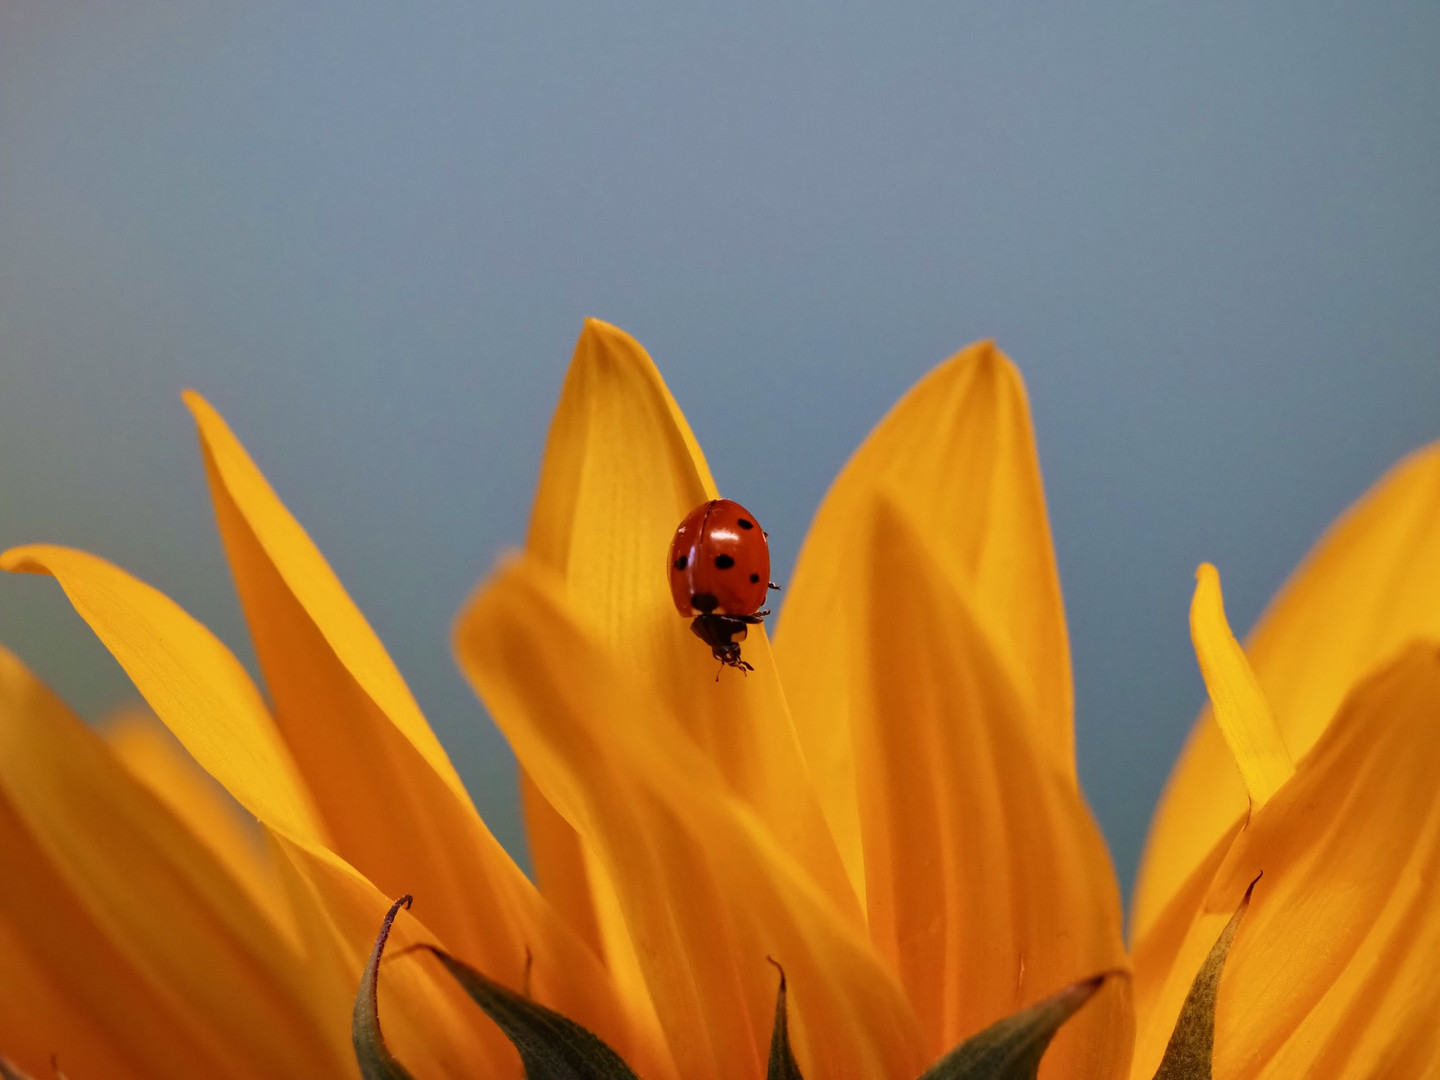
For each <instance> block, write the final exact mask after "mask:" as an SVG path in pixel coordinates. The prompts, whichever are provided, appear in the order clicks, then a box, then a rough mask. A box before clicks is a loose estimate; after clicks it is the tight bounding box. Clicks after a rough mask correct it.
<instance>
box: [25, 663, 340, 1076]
mask: <svg viewBox="0 0 1440 1080" xmlns="http://www.w3.org/2000/svg"><path fill="white" fill-rule="evenodd" d="M0 698H3V701H0V802H3V810H0V831H3V832H4V833H6V834H7V835H6V836H5V837H4V839H3V840H0V844H3V845H4V847H5V848H6V849H7V852H6V855H5V857H4V859H3V864H4V865H5V867H6V877H7V888H6V889H5V890H4V892H5V893H6V894H7V900H6V901H5V902H4V904H5V907H6V909H7V910H6V911H5V912H4V915H3V918H4V919H5V921H7V922H9V923H10V924H11V925H13V926H15V927H16V928H17V929H18V930H19V931H20V933H21V934H22V935H23V937H24V938H25V940H26V941H27V943H28V945H29V947H30V949H31V951H32V954H33V955H35V956H36V958H37V959H39V960H41V962H42V966H44V967H46V968H47V969H50V970H52V971H53V972H55V973H57V974H62V976H63V977H64V979H65V986H66V989H67V991H68V992H69V993H70V994H71V995H73V996H74V997H76V998H78V999H80V1000H81V1001H82V1002H83V1006H84V1007H85V1008H86V1011H87V1015H88V1017H89V1019H90V1022H91V1023H92V1024H93V1025H94V1026H96V1027H99V1028H101V1029H103V1030H104V1031H105V1032H106V1034H107V1035H108V1036H109V1037H110V1038H111V1039H113V1040H116V1041H117V1042H120V1043H122V1044H123V1045H124V1048H125V1051H126V1052H127V1054H128V1055H130V1056H129V1057H128V1059H127V1060H129V1061H130V1062H131V1063H132V1064H134V1065H136V1066H137V1067H144V1068H146V1069H153V1070H154V1074H155V1075H162V1074H168V1075H207V1076H234V1077H245V1076H255V1075H298V1074H300V1073H302V1072H303V1073H305V1074H306V1075H330V1076H345V1075H348V1074H349V1071H350V1063H349V1061H348V1060H347V1059H346V1058H345V1057H344V1056H343V1055H337V1053H336V1052H335V1049H336V1048H335V1047H334V1046H333V1045H330V1044H328V1043H327V1041H326V1039H325V1038H324V1036H323V1034H322V1031H321V1026H322V1025H321V1023H320V1020H319V1017H318V1016H317V1014H316V1013H315V1011H314V1010H313V1002H312V1000H311V999H310V998H309V996H308V995H307V994H306V992H305V983H306V980H305V978H304V969H303V967H302V964H301V958H300V955H299V953H298V952H297V951H295V950H294V948H293V947H292V944H291V943H290V942H289V941H288V940H286V938H285V937H284V936H283V934H281V933H280V932H279V929H278V928H277V926H276V925H275V923H274V921H273V920H272V919H271V918H270V916H269V913H268V912H267V911H266V909H265V908H263V907H259V906H257V905H256V904H255V902H254V900H253V899H252V897H251V896H250V895H249V894H248V893H247V892H246V890H244V889H243V888H241V887H240V886H239V885H237V883H236V882H235V881H234V880H233V879H232V878H231V877H230V874H229V872H228V870H227V868H226V867H225V866H224V865H223V864H222V863H221V861H220V860H219V859H217V858H215V857H214V856H213V855H212V854H211V852H210V851H209V850H208V849H207V848H206V847H205V845H204V844H202V843H201V842H200V841H199V840H198V839H197V838H196V837H195V836H193V835H192V834H191V832H190V831H189V829H188V827H187V826H186V825H185V823H183V822H181V821H180V820H178V819H177V818H175V817H174V816H173V814H172V813H171V812H170V810H169V808H168V807H166V806H165V804H164V803H162V802H161V801H159V800H158V799H156V798H155V797H154V796H153V795H152V794H151V793H150V792H149V791H148V790H146V788H145V787H144V786H143V785H141V784H139V783H138V782H137V781H136V780H135V779H134V778H133V777H131V776H130V775H129V774H128V773H127V772H126V771H125V770H124V769H122V768H121V767H120V766H119V765H118V764H117V763H116V762H115V760H114V758H113V757H112V756H111V754H110V753H109V751H108V749H107V748H106V747H105V745H104V744H103V743H102V742H101V741H100V740H99V739H98V738H97V737H96V736H95V734H94V733H93V732H91V731H90V730H89V729H88V728H86V727H85V725H84V724H83V723H81V722H80V721H79V720H78V719H77V718H76V717H74V716H73V715H72V714H70V713H69V711H68V710H67V709H66V708H65V707H64V706H63V705H62V704H61V703H60V701H59V700H58V699H56V698H55V697H54V696H53V695H52V694H50V693H49V692H48V691H47V690H46V689H45V688H44V687H43V686H41V685H40V684H39V683H38V682H37V681H36V680H35V679H34V678H33V677H32V676H31V675H30V674H29V672H27V671H26V670H25V669H24V668H23V667H22V666H21V665H20V664H19V662H18V661H17V660H15V659H14V657H12V656H11V655H10V654H8V653H5V652H3V651H0ZM279 902H281V901H280V898H279V897H272V898H271V903H279ZM8 977H9V973H8V972H7V978H8ZM120 999H123V1002H122V1001H121V1000H120ZM132 1024H133V1025H134V1026H135V1032H134V1034H133V1035H132V1032H131V1030H130V1029H131V1025H132ZM147 1030H148V1031H149V1033H150V1034H151V1036H152V1037H153V1038H154V1039H155V1042H154V1043H153V1044H151V1043H149V1042H148V1041H145V1042H139V1043H137V1042H135V1041H134V1035H143V1034H144V1033H145V1032H146V1031H147ZM22 1034H23V1033H22ZM50 1049H51V1050H52V1051H55V1052H61V1056H62V1058H64V1057H65V1055H64V1054H63V1052H62V1049H63V1048H61V1047H55V1046H52V1047H51V1048H50ZM67 1065H68V1062H67ZM192 1067H199V1068H200V1070H201V1071H200V1072H199V1073H195V1072H186V1071H185V1070H187V1069H190V1068H192Z"/></svg>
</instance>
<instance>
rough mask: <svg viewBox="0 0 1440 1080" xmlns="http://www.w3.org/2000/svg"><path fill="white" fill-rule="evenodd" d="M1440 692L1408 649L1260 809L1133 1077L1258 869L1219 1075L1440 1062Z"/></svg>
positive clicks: (1360, 1071) (1196, 924) (1231, 980)
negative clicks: (1439, 791)
mask: <svg viewBox="0 0 1440 1080" xmlns="http://www.w3.org/2000/svg"><path fill="white" fill-rule="evenodd" d="M1437 703H1440V652H1437V647H1436V646H1435V645H1434V644H1431V643H1425V644H1416V645H1413V646H1412V647H1410V648H1409V649H1408V650H1406V651H1405V652H1404V653H1403V654H1402V655H1401V656H1400V657H1399V658H1397V659H1396V660H1395V661H1394V662H1393V663H1392V664H1390V665H1388V666H1387V667H1385V668H1383V669H1382V670H1380V671H1379V672H1378V673H1376V674H1375V675H1374V676H1372V677H1371V678H1370V679H1368V680H1366V681H1365V682H1364V683H1362V684H1361V685H1360V686H1359V687H1358V688H1357V689H1356V691H1355V692H1354V694H1352V695H1351V697H1350V699H1349V700H1348V701H1347V703H1346V704H1345V705H1344V707H1343V708H1342V709H1341V711H1340V712H1339V714H1338V715H1337V716H1336V718H1335V720H1334V721H1333V722H1332V724H1331V725H1330V726H1329V728H1327V730H1326V731H1325V733H1324V734H1323V735H1322V736H1321V738H1320V741H1319V742H1317V743H1316V745H1315V747H1314V748H1313V749H1312V751H1311V752H1310V754H1309V755H1308V756H1307V757H1305V758H1304V759H1303V760H1302V761H1301V762H1300V764H1299V766H1298V768H1297V771H1296V773H1295V776H1294V777H1293V779H1292V780H1291V781H1290V782H1289V783H1287V784H1286V785H1285V787H1284V788H1282V789H1281V790H1280V791H1279V792H1278V793H1277V794H1276V795H1275V797H1274V798H1273V799H1271V800H1270V802H1269V803H1267V804H1266V805H1265V807H1264V808H1263V809H1261V810H1258V811H1257V812H1256V813H1255V814H1254V815H1253V817H1252V818H1251V821H1250V825H1249V827H1248V828H1247V829H1246V830H1245V831H1244V832H1243V833H1241V834H1240V835H1239V837H1238V839H1237V840H1236V842H1235V844H1234V846H1233V848H1232V849H1231V850H1230V852H1229V854H1228V856H1227V858H1226V860H1225V863H1224V864H1223V865H1222V866H1221V868H1220V869H1219V871H1218V873H1217V874H1216V876H1215V879H1214V881H1213V883H1212V885H1211V887H1210V889H1209V891H1208V896H1207V897H1206V901H1205V904H1204V906H1203V907H1201V908H1199V909H1197V910H1195V911H1194V912H1193V914H1192V922H1191V924H1190V930H1189V933H1188V935H1187V936H1186V938H1185V942H1184V945H1183V946H1182V947H1181V949H1180V950H1179V951H1178V953H1177V955H1176V958H1175V960H1174V962H1173V965H1172V968H1171V970H1170V972H1169V973H1168V976H1167V979H1166V981H1165V985H1164V988H1163V990H1162V991H1161V992H1160V993H1159V994H1158V995H1156V996H1155V997H1154V999H1153V1000H1148V999H1147V1000H1142V1001H1140V1002H1139V1003H1138V1004H1140V1005H1141V1007H1142V1009H1143V1011H1142V1013H1141V1016H1140V1025H1141V1027H1140V1038H1139V1042H1138V1047H1137V1051H1136V1060H1135V1068H1134V1070H1133V1072H1132V1075H1133V1076H1135V1077H1137V1078H1138V1077H1142V1076H1149V1075H1150V1073H1149V1072H1147V1071H1146V1069H1147V1066H1148V1067H1149V1068H1153V1067H1154V1064H1155V1062H1157V1061H1158V1060H1159V1055H1160V1052H1161V1051H1162V1050H1163V1047H1164V1042H1165V1039H1166V1037H1168V1025H1169V1024H1171V1023H1173V1021H1174V1017H1175V1014H1176V1013H1177V1012H1178V1010H1179V1005H1180V1001H1181V1000H1182V999H1183V997H1184V994H1185V986H1186V985H1187V984H1188V981H1189V979H1190V978H1191V977H1192V976H1193V975H1194V971H1195V969H1196V968H1197V967H1198V964H1199V962H1200V959H1201V958H1202V957H1203V955H1204V951H1205V949H1206V947H1207V944H1206V942H1205V938H1206V936H1207V935H1208V936H1209V937H1210V938H1211V939H1213V937H1214V934H1215V932H1216V929H1217V927H1218V926H1219V925H1221V924H1223V922H1224V921H1225V915H1224V913H1223V907H1224V905H1225V904H1227V903H1230V904H1233V903H1234V902H1235V900H1236V899H1237V898H1238V896H1239V895H1240V894H1241V893H1243V891H1244V889H1245V881H1246V880H1248V878H1253V877H1254V875H1255V874H1256V873H1258V872H1259V871H1261V870H1263V871H1264V878H1263V879H1262V880H1261V882H1260V884H1259V886H1257V888H1256V890H1255V898H1254V901H1253V903H1252V907H1251V912H1250V915H1249V916H1248V917H1247V919H1246V925H1245V927H1244V929H1243V930H1242V931H1241V933H1240V937H1239V938H1238V939H1237V942H1236V945H1235V948H1234V949H1233V950H1232V952H1231V954H1230V959H1229V961H1228V963H1227V966H1226V975H1225V981H1224V983H1223V984H1222V986H1221V994H1220V1007H1219V1013H1218V1016H1217V1023H1216V1036H1215V1045H1216V1057H1215V1074H1216V1075H1217V1076H1235V1077H1274V1078H1277V1080H1278V1078H1281V1077H1295V1076H1304V1077H1306V1078H1307V1080H1327V1078H1330V1077H1352V1076H1353V1077H1368V1076H1420V1075H1423V1074H1425V1072H1426V1071H1427V1070H1428V1069H1429V1068H1430V1067H1431V1066H1432V1065H1433V1063H1434V1062H1435V1061H1436V1060H1440V1028H1437V1026H1436V1024H1435V1017H1436V1016H1437V1015H1440V984H1437V982H1436V980H1435V978H1434V964H1435V956H1436V955H1437V951H1440V908H1437V907H1436V905H1435V902H1434V892H1433V888H1432V885H1431V883H1433V881H1435V880H1436V878H1437V876H1440V804H1437V802H1436V799H1435V778H1436V776H1440V738H1437V737H1436V733H1437V728H1440V704H1437ZM1139 962H1140V956H1137V963H1139Z"/></svg>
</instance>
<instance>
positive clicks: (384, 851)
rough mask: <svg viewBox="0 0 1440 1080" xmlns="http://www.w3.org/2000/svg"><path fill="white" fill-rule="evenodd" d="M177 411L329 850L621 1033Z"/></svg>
mask: <svg viewBox="0 0 1440 1080" xmlns="http://www.w3.org/2000/svg"><path fill="white" fill-rule="evenodd" d="M186 400H187V403H188V404H189V405H190V408H191V410H192V412H193V413H194V415H195V419H196V423H197V425H198V427H199V431H200V440H201V447H202V450H203V452H204V457H205V465H206V471H207V474H208V476H209V478H210V488H211V494H212V497H213V499H214V503H215V512H216V518H217V522H218V524H219V528H220V534H221V537H222V539H223V540H224V542H225V549H226V553H227V555H228V556H229V560H230V565H231V570H232V573H233V575H234V578H235V582H236V588H237V590H238V591H239V594H240V599H241V604H242V607H243V608H244V610H245V614H246V618H247V621H248V623H249V626H250V632H251V636H252V638H253V639H254V642H255V649H256V654H257V656H258V658H259V661H260V665H261V668H262V670H263V672H264V676H265V681H266V685H267V687H268V688H269V690H270V694H271V697H272V699H273V701H274V709H275V717H276V723H277V726H278V727H279V730H280V732H281V734H282V735H283V737H284V740H285V743H286V745H287V747H288V748H289V750H290V752H291V754H292V756H293V758H294V760H295V762H296V765H297V768H298V770H299V772H300V774H301V775H302V776H303V778H304V782H305V785H306V787H307V789H308V790H309V792H310V793H311V794H312V796H313V798H314V802H315V805H316V806H317V807H318V810H319V814H320V816H321V817H322V818H323V820H324V821H325V823H326V826H327V829H328V830H329V834H330V837H331V847H332V850H334V851H335V852H336V853H337V854H338V855H340V856H341V857H342V858H343V859H345V860H346V861H347V862H349V863H350V864H351V865H352V866H354V867H355V868H356V869H357V870H359V871H360V872H361V873H363V874H364V875H365V876H366V877H367V878H369V879H370V880H371V881H373V882H374V883H375V884H376V885H377V886H379V888H380V889H381V890H382V891H383V892H384V893H385V894H387V895H390V896H398V895H400V894H401V893H403V892H413V893H416V894H418V895H421V896H423V897H425V899H426V908H425V910H426V911H427V912H428V914H427V919H428V921H429V923H430V925H431V926H433V927H434V928H435V930H436V932H437V933H439V934H440V935H441V936H442V938H443V939H444V940H445V942H446V946H447V948H449V949H451V950H453V951H455V952H456V953H457V954H459V955H462V956H464V957H466V958H467V959H469V960H470V961H471V962H472V963H475V964H476V965H478V966H481V967H483V968H484V969H485V970H486V971H488V972H489V973H491V974H492V975H493V976H494V977H495V978H497V979H501V980H503V981H506V982H508V983H510V984H511V985H515V986H518V985H520V982H521V980H522V979H523V978H524V977H525V971H526V965H527V955H528V956H530V957H533V961H534V970H533V982H534V986H535V988H536V992H537V993H538V994H539V995H540V996H541V997H542V998H543V999H545V1000H547V1001H548V1002H550V1003H552V1004H554V1005H555V1007H556V1008H559V1009H561V1010H563V1011H566V1012H568V1013H570V1014H571V1015H574V1016H577V1017H579V1018H582V1019H583V1020H584V1021H585V1022H586V1023H589V1024H591V1025H594V1026H596V1027H597V1029H599V1030H605V1031H610V1032H615V1031H617V1030H618V1029H620V1028H621V1027H623V1026H624V1023H623V1019H622V1017H621V1016H620V1015H619V1014H618V1012H617V1011H616V1007H615V1004H614V1001H613V996H612V995H610V994H609V993H607V989H608V980H607V978H606V976H605V973H604V971H603V968H602V967H601V965H600V963H599V960H598V958H596V957H595V956H594V955H593V954H592V953H591V952H590V950H589V949H588V948H587V947H586V946H585V944H584V943H583V942H582V941H581V940H580V938H579V937H578V936H577V935H576V934H575V933H574V932H573V931H571V930H570V929H569V927H568V926H566V925H565V924H564V922H563V921H562V920H561V919H560V918H559V917H558V916H557V915H556V913H555V912H554V911H553V909H551V908H550V906H549V905H548V904H547V903H546V902H545V900H544V899H543V898H542V897H541V896H540V895H539V894H538V892H537V891H536V889H535V888H534V886H533V885H532V884H531V883H530V882H529V880H527V879H526V878H525V876H524V874H523V873H522V872H521V871H520V869H519V868H518V867H517V866H516V865H515V863H514V861H513V860H512V859H511V858H510V856H509V855H508V854H506V852H505V851H504V849H503V848H501V847H500V845H499V843H498V842H497V841H496V840H495V838H494V836H493V835H492V834H491V833H490V831H489V829H487V828H486V827H485V824H484V822H483V821H481V819H480V817H479V815H478V814H477V813H476V812H475V809H474V806H473V804H472V803H471V801H470V798H469V796H468V795H467V794H466V792H465V790H464V788H463V787H462V786H461V784H460V780H459V777H458V776H457V775H456V774H455V771H454V768H453V767H452V766H451V764H450V761H449V759H448V758H447V757H446V756H445V752H444V750H443V749H441V747H440V744H439V742H438V741H437V740H436V738H435V736H434V734H433V732H432V731H431V729H430V727H429V725H428V724H427V723H426V721H425V718H424V717H423V716H422V715H421V713H420V710H419V708H418V706H417V705H416V704H415V701H414V699H413V698H412V697H411V695H410V692H409V689H408V688H407V687H406V686H405V683H404V680H403V679H402V678H401V676H400V674H399V672H398V671H397V670H396V669H395V667H394V665H393V664H392V663H391V661H390V658H389V656H388V655H387V654H386V652H385V649H384V647H383V646H382V645H381V644H380V642H379V640H378V639H377V638H376V637H375V634H374V632H373V631H372V630H371V629H370V627H369V625H368V624H367V623H366V621H365V619H364V617H363V616H362V615H361V614H360V612H359V611H358V610H357V609H356V608H355V606H354V604H353V602H352V601H351V600H350V598H349V596H348V595H347V594H346V592H345V590H344V588H343V586H342V585H341V584H340V582H339V580H338V579H337V578H336V577H335V575H334V572H333V571H332V570H331V569H330V567H329V565H328V564H327V563H326V562H325V559H324V557H323V556H322V555H321V554H320V552H319V551H318V550H317V549H316V548H315V546H314V544H313V543H312V542H311V540H310V538H309V537H308V536H307V535H306V533H305V531H304V529H303V528H301V526H300V525H299V523H298V522H296V521H295V519H294V518H293V517H292V516H291V515H290V513H289V511H288V510H286V509H285V507H284V505H283V504H282V503H281V502H280V500H279V499H278V498H277V497H276V495H275V493H274V491H273V490H272V489H271V487H270V485H269V484H268V483H267V482H266V481H265V478H264V477H263V476H262V475H261V473H260V471H259V470H258V469H257V468H256V467H255V465H254V463H253V462H252V461H251V460H250V457H249V456H248V455H247V454H246V452H245V450H244V448H243V447H242V446H241V445H240V443H239V441H238V440H237V439H236V438H235V436H234V435H233V434H232V433H231V431H230V430H229V428H228V427H227V426H226V425H225V423H224V421H223V420H222V419H221V418H220V416H219V414H217V413H216V412H215V411H214V410H213V409H212V408H210V406H209V405H208V404H207V403H206V402H205V401H204V400H203V399H202V398H200V397H199V396H198V395H196V394H193V393H192V394H189V395H187V398H186ZM382 796H383V797H382ZM527 950H528V953H527ZM577 975H578V976H588V977H578V978H577V977H576V976H577Z"/></svg>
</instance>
